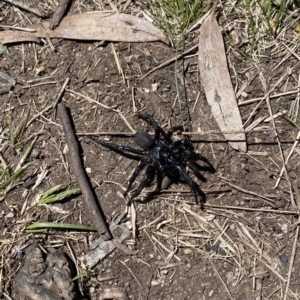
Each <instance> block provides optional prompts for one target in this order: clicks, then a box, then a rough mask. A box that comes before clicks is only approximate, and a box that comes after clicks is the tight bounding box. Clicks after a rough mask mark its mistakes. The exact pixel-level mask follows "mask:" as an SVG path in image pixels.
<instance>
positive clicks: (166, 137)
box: [165, 125, 183, 141]
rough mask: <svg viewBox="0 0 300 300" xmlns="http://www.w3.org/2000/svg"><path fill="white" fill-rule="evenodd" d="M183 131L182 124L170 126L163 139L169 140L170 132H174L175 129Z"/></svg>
mask: <svg viewBox="0 0 300 300" xmlns="http://www.w3.org/2000/svg"><path fill="white" fill-rule="evenodd" d="M178 130H179V131H183V126H181V125H178V126H174V127H172V128H170V129H169V131H168V132H167V134H166V136H165V140H166V141H169V140H170V139H171V137H172V134H173V133H174V132H175V131H178Z"/></svg>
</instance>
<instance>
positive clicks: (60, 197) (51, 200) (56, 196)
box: [38, 188, 81, 205]
mask: <svg viewBox="0 0 300 300" xmlns="http://www.w3.org/2000/svg"><path fill="white" fill-rule="evenodd" d="M80 192H81V191H80V189H79V188H75V189H71V190H67V191H64V192H61V193H59V194H54V195H48V196H47V197H42V198H41V199H40V201H39V203H38V205H43V204H50V203H55V202H58V201H61V200H63V199H65V198H68V197H69V196H71V195H76V194H79V193H80Z"/></svg>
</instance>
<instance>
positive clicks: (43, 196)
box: [40, 184, 62, 200]
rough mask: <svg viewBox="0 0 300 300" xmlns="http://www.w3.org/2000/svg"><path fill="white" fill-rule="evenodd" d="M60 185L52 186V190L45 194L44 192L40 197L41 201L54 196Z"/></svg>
mask: <svg viewBox="0 0 300 300" xmlns="http://www.w3.org/2000/svg"><path fill="white" fill-rule="evenodd" d="M61 186H62V184H59V185H56V186H54V187H53V188H51V189H49V190H47V191H46V192H44V193H43V194H42V195H41V199H40V200H42V199H44V198H48V197H49V196H50V195H52V194H54V193H55V192H56V191H57V190H59V189H60V188H61Z"/></svg>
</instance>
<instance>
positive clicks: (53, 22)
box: [49, 0, 70, 30]
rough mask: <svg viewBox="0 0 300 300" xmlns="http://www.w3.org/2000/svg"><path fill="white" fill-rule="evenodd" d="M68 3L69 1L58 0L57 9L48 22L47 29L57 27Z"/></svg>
mask: <svg viewBox="0 0 300 300" xmlns="http://www.w3.org/2000/svg"><path fill="white" fill-rule="evenodd" d="M69 2H70V0H59V2H58V6H57V9H56V11H55V13H54V15H53V17H52V20H51V22H50V25H49V29H51V30H53V29H55V28H56V27H57V26H58V25H59V23H60V21H61V19H62V18H63V16H64V14H65V11H66V9H67V6H68V3H69Z"/></svg>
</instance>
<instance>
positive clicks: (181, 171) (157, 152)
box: [90, 114, 214, 205]
mask: <svg viewBox="0 0 300 300" xmlns="http://www.w3.org/2000/svg"><path fill="white" fill-rule="evenodd" d="M138 117H139V118H140V119H143V120H144V121H146V122H147V123H149V124H150V125H151V126H152V127H153V128H154V129H155V135H154V138H153V137H151V136H150V135H149V134H148V133H147V132H137V133H136V134H135V142H136V143H137V144H138V146H140V147H141V148H142V150H138V149H134V148H131V147H127V146H122V145H116V144H112V143H106V142H103V141H100V140H98V139H96V138H93V137H90V139H92V140H93V141H94V142H96V143H98V144H100V145H102V146H104V147H107V148H109V149H111V150H113V151H115V152H117V153H119V154H121V155H124V156H130V157H132V158H134V159H138V160H140V164H139V165H138V166H137V167H136V169H135V170H134V172H133V174H132V176H131V178H130V179H129V184H128V187H127V189H126V191H125V192H124V196H126V195H127V194H128V192H129V190H130V188H131V186H132V184H133V182H134V181H135V179H136V178H137V176H138V175H139V173H140V172H141V170H142V169H143V168H144V167H145V166H147V165H148V167H147V170H146V172H145V175H144V178H143V179H142V181H141V182H140V184H139V186H138V187H137V189H136V190H135V191H134V192H133V194H132V196H131V198H130V199H129V201H128V203H127V204H128V205H130V204H131V202H132V201H133V200H134V198H136V197H137V196H138V195H139V194H140V193H141V191H142V190H143V189H144V188H145V187H147V186H149V185H150V184H151V183H152V181H153V179H154V177H155V173H157V189H158V190H160V189H161V184H162V179H163V177H164V176H168V177H169V178H170V179H171V181H172V182H175V181H182V182H184V183H186V184H188V185H189V186H190V188H191V190H192V191H193V193H194V196H195V200H196V203H197V202H198V201H197V194H199V195H200V196H201V198H202V200H204V199H205V195H204V193H203V192H202V191H201V189H200V188H199V186H198V184H197V183H196V182H195V181H193V180H192V179H191V178H190V176H189V175H188V174H187V172H186V167H188V168H189V169H190V170H191V171H192V172H193V173H194V174H195V175H196V176H197V178H198V179H200V180H202V181H206V179H205V178H204V177H203V176H202V175H201V174H200V172H199V170H202V171H209V172H214V168H213V166H212V165H211V164H210V163H209V161H208V160H207V159H206V158H205V157H203V156H202V155H200V154H198V153H196V152H195V151H194V147H193V146H192V144H191V143H190V142H189V141H188V140H187V139H186V138H185V139H182V140H179V141H175V142H173V141H172V140H171V137H172V134H173V132H175V131H183V127H182V126H175V127H172V128H170V129H169V131H168V132H167V133H166V132H165V131H164V130H163V129H162V128H161V127H160V126H159V125H158V123H157V122H156V121H155V120H154V119H153V118H152V116H150V115H148V114H138ZM160 136H162V139H160ZM197 160H201V161H203V162H205V163H206V165H207V166H201V165H199V164H198V163H197Z"/></svg>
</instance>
